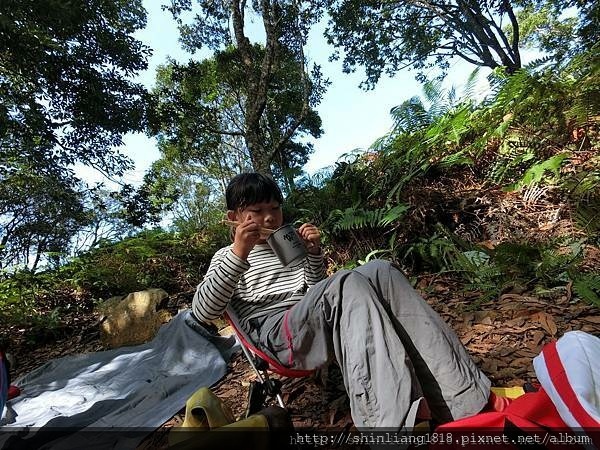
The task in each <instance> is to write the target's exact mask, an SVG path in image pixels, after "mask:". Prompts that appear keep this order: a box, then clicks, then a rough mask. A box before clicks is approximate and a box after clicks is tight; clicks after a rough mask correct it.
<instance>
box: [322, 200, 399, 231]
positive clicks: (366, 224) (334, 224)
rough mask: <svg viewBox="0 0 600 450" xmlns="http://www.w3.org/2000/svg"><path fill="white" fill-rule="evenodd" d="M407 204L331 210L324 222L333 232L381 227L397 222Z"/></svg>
mask: <svg viewBox="0 0 600 450" xmlns="http://www.w3.org/2000/svg"><path fill="white" fill-rule="evenodd" d="M407 209H408V206H406V205H397V206H394V207H392V208H389V207H384V208H378V209H374V210H365V209H363V208H358V207H351V208H346V209H345V210H343V211H342V210H339V209H335V210H333V211H331V213H330V215H329V217H328V219H327V221H326V223H327V224H328V226H329V227H330V229H331V230H332V231H333V232H339V231H348V230H356V229H361V228H382V227H387V226H389V225H390V224H392V223H393V222H397V221H398V220H399V219H400V218H401V217H402V215H403V214H404V213H405V212H406V211H407Z"/></svg>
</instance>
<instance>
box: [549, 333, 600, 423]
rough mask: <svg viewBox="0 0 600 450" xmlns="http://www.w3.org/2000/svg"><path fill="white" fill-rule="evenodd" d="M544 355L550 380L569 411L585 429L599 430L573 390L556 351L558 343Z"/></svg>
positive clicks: (550, 345)
mask: <svg viewBox="0 0 600 450" xmlns="http://www.w3.org/2000/svg"><path fill="white" fill-rule="evenodd" d="M542 352H543V354H544V361H545V362H546V367H547V368H548V374H549V375H550V380H551V381H552V384H553V385H554V389H555V390H556V392H558V395H559V396H560V398H561V399H562V401H563V402H564V403H565V405H566V406H567V408H569V411H570V412H571V414H572V415H573V417H575V419H576V420H577V422H579V424H580V425H581V426H582V427H584V428H598V426H600V423H598V421H596V420H595V419H594V418H593V417H592V416H590V415H589V414H588V412H587V411H586V410H585V408H584V407H583V406H582V405H581V403H580V402H579V399H578V398H577V394H576V393H575V391H574V390H573V387H572V386H571V383H569V378H568V377H567V372H566V370H565V368H564V366H563V363H562V361H561V360H560V355H559V354H558V350H557V349H556V341H553V342H550V343H549V344H547V345H546V346H545V347H544V349H543V350H542Z"/></svg>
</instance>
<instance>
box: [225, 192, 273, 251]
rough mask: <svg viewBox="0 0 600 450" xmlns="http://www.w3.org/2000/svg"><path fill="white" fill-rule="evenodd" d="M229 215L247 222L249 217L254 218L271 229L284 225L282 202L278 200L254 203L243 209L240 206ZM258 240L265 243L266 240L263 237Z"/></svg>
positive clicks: (239, 220)
mask: <svg viewBox="0 0 600 450" xmlns="http://www.w3.org/2000/svg"><path fill="white" fill-rule="evenodd" d="M232 213H233V214H232ZM231 215H233V217H231ZM228 216H230V217H229V218H230V220H237V221H238V222H240V223H242V222H245V221H246V220H248V217H249V218H250V219H249V220H252V221H253V222H254V223H256V224H258V225H260V226H261V227H265V228H271V229H277V228H279V227H280V226H281V225H283V212H282V210H281V204H280V203H279V202H278V201H277V200H271V201H270V202H261V203H254V204H252V205H248V206H246V207H245V208H243V209H241V208H238V209H237V210H235V211H229V212H228ZM258 242H259V243H262V244H264V243H265V242H266V241H265V240H264V239H261V240H260V241H258Z"/></svg>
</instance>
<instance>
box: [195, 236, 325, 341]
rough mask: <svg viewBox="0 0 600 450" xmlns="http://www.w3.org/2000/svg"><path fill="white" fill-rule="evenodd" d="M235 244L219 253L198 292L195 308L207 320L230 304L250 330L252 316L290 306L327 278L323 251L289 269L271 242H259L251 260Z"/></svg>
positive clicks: (241, 321) (243, 324) (216, 315)
mask: <svg viewBox="0 0 600 450" xmlns="http://www.w3.org/2000/svg"><path fill="white" fill-rule="evenodd" d="M232 247H233V245H229V246H227V247H223V248H222V249H220V250H218V251H217V252H216V253H215V255H214V256H213V258H212V260H211V262H210V266H209V268H208V271H207V272H206V275H205V277H204V279H203V280H202V282H201V283H200V284H199V285H198V288H197V289H196V293H195V294H194V300H193V301H192V311H193V312H194V314H195V315H196V317H198V319H200V320H202V321H204V322H210V321H212V320H214V319H216V318H217V317H219V316H220V315H221V314H222V313H223V312H224V311H225V309H226V308H227V306H228V305H229V304H230V305H231V307H232V308H233V309H234V311H235V313H236V314H237V317H238V318H239V321H240V324H241V326H242V327H243V328H244V330H246V332H248V330H249V328H248V321H249V320H250V319H252V318H253V317H258V316H261V315H264V314H269V313H272V312H274V311H279V310H281V309H288V308H290V307H291V306H292V305H294V304H295V303H296V302H298V301H299V300H300V299H301V298H302V297H303V296H304V294H305V293H306V291H307V290H308V288H310V287H311V286H313V285H314V284H316V283H318V282H319V281H321V280H322V279H323V278H325V266H324V263H323V254H322V253H321V254H319V255H312V254H310V253H309V254H308V255H307V257H306V261H305V263H304V265H303V266H302V265H301V266H300V267H297V268H293V269H286V268H284V267H283V266H282V265H281V263H280V262H279V260H278V259H277V257H276V256H275V253H273V250H271V248H270V247H269V246H268V245H267V244H257V245H256V246H255V247H254V248H253V249H252V251H251V252H250V254H249V255H248V260H247V261H244V260H243V259H241V258H240V257H238V256H237V255H236V254H235V253H234V252H233V250H232Z"/></svg>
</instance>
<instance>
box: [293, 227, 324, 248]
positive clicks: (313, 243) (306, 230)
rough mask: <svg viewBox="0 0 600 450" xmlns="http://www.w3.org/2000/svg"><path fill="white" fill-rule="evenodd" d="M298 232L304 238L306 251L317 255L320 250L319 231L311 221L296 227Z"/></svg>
mask: <svg viewBox="0 0 600 450" xmlns="http://www.w3.org/2000/svg"><path fill="white" fill-rule="evenodd" d="M298 234H299V235H300V237H301V238H302V240H304V243H305V244H306V248H308V252H309V253H312V254H313V255H318V254H319V253H320V252H321V232H320V231H319V229H318V228H317V227H315V226H314V225H313V224H312V223H305V224H303V225H302V226H301V227H300V228H298Z"/></svg>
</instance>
